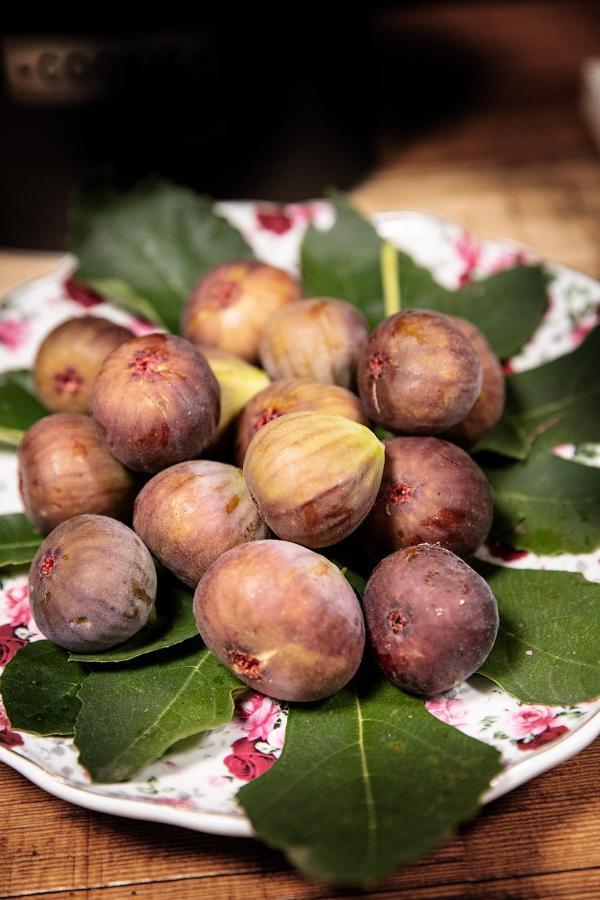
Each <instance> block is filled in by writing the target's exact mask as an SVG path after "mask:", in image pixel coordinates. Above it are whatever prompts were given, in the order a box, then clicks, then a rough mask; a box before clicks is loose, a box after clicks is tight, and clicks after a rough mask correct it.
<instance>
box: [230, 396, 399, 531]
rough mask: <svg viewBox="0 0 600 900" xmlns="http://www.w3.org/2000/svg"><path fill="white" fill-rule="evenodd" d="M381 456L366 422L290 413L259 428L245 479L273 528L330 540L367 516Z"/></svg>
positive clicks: (245, 470)
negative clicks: (364, 423)
mask: <svg viewBox="0 0 600 900" xmlns="http://www.w3.org/2000/svg"><path fill="white" fill-rule="evenodd" d="M383 457H384V451H383V444H382V443H381V442H380V441H379V440H378V439H377V438H376V437H375V435H374V434H373V432H372V431H370V430H369V429H368V428H365V426H364V425H359V424H358V423H357V422H351V421H350V420H349V419H344V418H342V416H331V415H327V414H326V413H311V412H298V413H289V414H288V415H286V416H281V418H278V419H273V421H272V422H269V423H268V425H265V426H264V428H261V429H260V431H258V432H257V433H256V434H255V436H254V437H253V439H252V441H251V442H250V446H249V447H248V451H247V453H246V459H245V461H244V478H245V479H246V484H247V485H248V488H249V490H250V493H251V494H252V496H253V497H254V499H255V501H256V504H257V506H258V508H259V510H260V513H261V515H262V517H263V519H264V520H265V522H266V523H267V525H268V526H269V527H270V528H271V529H272V530H273V531H274V532H275V534H276V535H278V536H279V537H280V538H283V539H284V540H290V541H295V542H296V543H297V544H303V545H304V546H305V547H328V546H330V545H331V544H336V543H337V542H338V541H341V540H342V539H343V538H345V537H347V536H348V535H349V534H350V533H351V532H353V531H354V529H355V528H357V527H358V525H360V523H361V522H362V520H363V519H364V518H365V516H366V515H367V513H368V511H369V510H370V508H371V506H372V505H373V501H374V500H375V497H376V496H377V491H378V489H379V485H380V483H381V474H382V471H383Z"/></svg>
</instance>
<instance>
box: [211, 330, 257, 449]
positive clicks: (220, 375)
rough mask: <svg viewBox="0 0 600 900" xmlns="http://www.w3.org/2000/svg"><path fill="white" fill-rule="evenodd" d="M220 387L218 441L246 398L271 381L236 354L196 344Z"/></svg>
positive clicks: (216, 435)
mask: <svg viewBox="0 0 600 900" xmlns="http://www.w3.org/2000/svg"><path fill="white" fill-rule="evenodd" d="M198 349H199V350H201V351H202V354H203V355H204V357H205V358H206V361H207V363H208V364H209V366H210V367H211V369H212V372H213V375H214V376H215V378H216V379H217V381H218V382H219V387H220V388H221V418H220V419H219V424H218V425H217V431H216V433H215V437H214V441H213V443H215V442H217V441H219V440H220V439H221V438H222V437H223V434H224V433H225V432H226V431H227V430H228V428H229V426H230V425H231V423H232V422H233V420H234V419H235V417H236V416H237V415H239V413H240V412H241V411H242V409H243V408H244V406H245V405H246V403H247V402H248V400H250V399H251V398H252V397H254V395H255V394H258V393H259V391H262V390H263V389H264V388H266V387H267V385H269V384H270V383H271V379H270V378H269V376H268V375H267V373H266V372H263V370H262V369H258V368H257V367H256V366H251V365H250V363H247V362H246V361H245V360H243V359H241V358H240V357H239V356H234V355H233V353H226V352H225V351H224V350H219V349H218V348H217V347H208V346H207V345H206V344H203V345H201V346H198Z"/></svg>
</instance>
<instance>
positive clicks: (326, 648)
mask: <svg viewBox="0 0 600 900" xmlns="http://www.w3.org/2000/svg"><path fill="white" fill-rule="evenodd" d="M194 614H195V616H196V622H197V625H198V630H199V632H200V634H201V635H202V638H203V640H204V642H205V643H206V646H207V647H208V648H209V650H212V652H213V653H214V654H215V656H217V657H218V658H219V659H220V660H221V662H222V663H223V664H224V665H225V666H227V668H228V669H230V670H231V671H232V672H233V673H234V674H235V675H237V677H238V678H240V679H241V680H242V681H243V682H245V683H246V684H247V685H249V686H250V687H252V688H254V689H255V690H257V691H261V692H262V693H263V694H268V695H269V696H270V697H276V698H278V699H279V700H295V701H300V702H302V701H311V700H320V699H322V698H323V697H328V696H329V695H330V694H334V693H335V692H336V691H338V690H340V688H342V687H343V686H344V685H345V684H347V682H348V681H350V679H351V678H352V676H353V675H354V674H355V672H356V670H357V669H358V666H359V664H360V661H361V658H362V653H363V648H364V642H365V633H364V620H363V616H362V612H361V609H360V605H359V603H358V600H357V599H356V596H355V594H354V591H353V590H352V588H351V587H350V585H349V584H348V582H347V581H346V579H345V578H344V576H343V575H342V574H341V572H340V571H339V569H338V568H337V567H336V566H335V565H334V564H333V563H331V562H329V560H327V559H325V558H324V557H323V556H320V555H319V554H317V553H313V551H312V550H307V549H306V548H304V547H299V546H298V545H297V544H291V543H288V542H287V541H256V542H253V543H251V544H243V545H241V546H239V547H235V548H234V549H233V550H230V551H229V552H228V553H225V554H224V555H223V556H221V557H220V558H219V559H218V560H217V562H216V563H215V564H214V565H213V566H212V567H211V568H210V569H209V570H208V572H207V573H206V575H205V576H204V577H203V578H202V580H201V582H200V584H199V585H198V587H197V588H196V593H195V595H194Z"/></svg>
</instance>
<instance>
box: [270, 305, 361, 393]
mask: <svg viewBox="0 0 600 900" xmlns="http://www.w3.org/2000/svg"><path fill="white" fill-rule="evenodd" d="M368 336H369V331H368V328H367V322H366V319H365V317H364V316H363V314H362V313H361V312H360V311H359V310H358V309H357V308H356V307H355V306H352V305H351V304H350V303H346V302H345V301H344V300H335V299H333V298H331V297H318V298H315V299H313V300H302V301H301V302H300V303H294V304H293V305H292V306H286V307H285V309H282V310H281V311H280V312H278V313H277V315H276V316H274V317H273V318H272V319H271V321H270V322H269V323H268V324H267V326H266V328H265V331H264V334H263V336H262V340H261V342H260V358H261V361H262V364H263V367H264V368H265V369H266V370H267V372H268V373H269V375H270V376H271V378H310V379H312V381H322V382H323V383H324V384H339V385H341V387H345V388H351V387H353V386H354V385H355V383H356V367H357V365H358V359H359V355H360V352H361V350H362V349H363V347H364V346H365V344H366V343H367V339H368Z"/></svg>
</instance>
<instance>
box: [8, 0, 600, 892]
mask: <svg viewBox="0 0 600 900" xmlns="http://www.w3.org/2000/svg"><path fill="white" fill-rule="evenodd" d="M523 10H524V11H523ZM593 10H594V3H593V2H586V0H576V2H573V3H564V2H563V3H561V2H559V0H549V2H545V3H544V2H540V3H535V4H534V3H532V4H522V5H519V4H516V3H512V4H511V3H504V4H498V5H497V6H496V5H494V4H490V13H489V14H490V15H491V16H492V18H491V19H489V20H488V25H489V28H488V29H487V31H486V38H485V40H486V42H487V43H486V47H487V50H486V52H487V53H488V54H489V56H490V58H497V59H498V60H504V59H505V58H506V48H509V49H510V52H511V53H512V61H513V70H514V71H517V73H519V72H520V73H521V75H520V76H519V77H517V76H515V78H514V82H515V84H514V90H515V92H517V93H518V92H521V93H520V95H519V98H518V99H519V102H515V103H513V104H508V105H506V104H505V105H502V103H498V104H496V105H494V102H493V96H491V100H490V103H489V104H487V105H484V106H483V107H482V106H480V107H479V108H478V109H473V110H470V111H468V110H467V111H465V112H464V114H462V116H459V117H458V118H457V119H456V121H454V122H452V123H445V124H444V126H443V127H440V128H439V129H438V130H437V131H436V130H435V129H433V130H432V131H431V132H430V133H428V134H426V135H425V136H423V137H422V138H421V139H419V140H413V141H412V142H409V143H406V142H405V143H402V142H400V143H399V142H396V143H394V139H393V137H392V138H386V137H385V135H384V138H383V139H382V146H381V152H380V163H379V165H378V166H377V168H376V169H375V170H374V171H373V172H372V173H371V174H370V175H369V176H368V177H367V178H365V180H364V181H363V183H361V184H360V185H359V186H358V187H357V189H356V190H355V192H354V197H355V200H356V202H357V203H358V204H359V205H360V206H361V207H362V208H363V209H364V211H365V212H373V211H376V210H385V209H398V208H417V209H425V210H428V211H431V212H435V213H438V214H440V215H444V216H447V217H449V218H451V219H455V220H457V221H458V222H460V223H461V224H462V225H463V226H464V227H465V228H466V229H468V230H471V231H472V232H473V233H474V234H476V235H480V236H481V237H502V238H512V239H515V240H518V241H522V242H524V243H526V244H528V245H529V246H531V247H533V248H534V249H535V250H537V251H538V252H539V253H540V254H541V255H542V256H544V257H546V258H549V259H554V260H557V261H559V262H562V263H565V264H567V265H572V266H574V267H576V268H579V269H582V270H584V271H587V272H588V273H590V274H592V275H595V276H597V277H598V276H600V165H599V164H598V160H597V158H596V156H595V154H594V150H593V147H592V145H591V142H590V139H589V137H588V135H587V134H586V131H585V128H584V126H583V124H582V122H581V120H580V118H579V115H578V112H577V108H576V103H575V102H574V95H573V90H574V85H575V79H576V69H577V66H578V61H579V60H580V59H581V57H582V56H584V55H585V54H587V53H589V52H590V49H591V48H593V46H594V40H595V38H594V25H593V18H592V17H593ZM475 14H476V5H475V4H469V3H462V4H461V3H453V4H439V5H438V7H437V8H436V17H437V18H436V24H437V27H442V28H444V29H445V31H446V33H448V34H454V33H457V34H460V35H461V37H464V35H465V34H466V35H467V38H469V35H471V37H473V39H475V37H478V39H479V37H480V35H481V29H480V30H479V31H477V28H476V27H475V24H474V21H473V17H474V16H475ZM404 15H405V17H406V16H408V19H409V21H408V25H411V26H414V27H419V28H422V27H424V19H423V16H426V13H425V12H423V11H422V10H421V7H420V6H419V5H417V7H416V11H409V12H408V13H405V14H404ZM411 16H412V19H411ZM518 16H521V19H520V23H519V24H520V27H519V28H518V29H516V28H515V27H514V22H515V17H518ZM398 21H399V27H404V26H406V24H407V22H406V18H405V19H404V20H402V17H401V16H400V18H399V20H398ZM389 24H390V23H389V22H387V23H386V27H388V26H389ZM392 24H393V23H392ZM528 28H529V32H530V37H529V38H527V34H526V33H527V29H528ZM453 29H454V31H453ZM532 31H535V38H534V40H533V42H532V39H531V32H532ZM596 48H597V44H596ZM519 52H520V53H521V56H520V57H518V54H519ZM494 54H495V56H494ZM516 57H518V58H517V61H516V62H515V58H516ZM550 57H552V59H553V61H554V63H555V65H554V66H553V67H550V68H549V67H548V66H547V65H546V66H545V65H544V60H547V59H548V58H550ZM519 59H520V60H521V63H519ZM519 65H521V69H519ZM515 67H516V68H515ZM500 77H502V75H501V76H500ZM569 79H571V80H570V81H569ZM567 83H568V84H571V88H572V89H570V92H569V91H567V93H566V94H565V93H563V92H562V85H563V84H567ZM523 84H525V85H526V87H525V88H523V87H522V85H523ZM527 85H529V86H530V88H529V89H530V90H531V93H532V96H531V97H527V96H525V94H526V93H527ZM544 85H546V88H544ZM544 90H545V93H544ZM534 100H535V102H533V101H534ZM521 101H522V102H521ZM54 259H55V257H53V256H52V255H47V254H46V255H41V256H40V255H35V254H33V255H32V254H28V253H21V254H18V253H14V252H12V251H0V289H3V288H5V287H8V286H10V285H11V284H14V283H17V282H18V281H20V280H23V279H25V278H28V277H34V276H36V275H38V274H40V273H41V272H43V271H44V270H47V269H48V268H50V267H51V265H52V263H53V261H54ZM599 766H600V741H596V742H595V743H594V744H593V745H591V746H590V747H588V748H587V749H586V750H585V751H583V752H582V753H580V754H578V755H577V756H576V757H574V758H573V759H571V760H569V761H568V762H565V763H563V764H562V765H560V766H559V767H557V768H555V769H553V770H552V771H550V772H548V773H546V774H545V775H543V776H541V777H539V778H537V779H535V780H534V781H531V782H529V783H527V784H526V785H524V786H522V787H521V788H519V789H517V790H516V791H514V792H512V793H510V794H508V795H507V796H506V797H503V798H501V799H500V800H498V801H496V802H495V803H493V804H491V805H490V806H488V807H486V808H485V809H483V810H482V811H481V812H480V814H479V815H478V816H477V818H476V819H475V820H474V821H473V822H472V823H470V824H467V825H465V826H464V827H462V828H461V829H460V830H459V832H458V834H457V835H456V836H455V837H453V838H452V839H450V840H449V841H448V842H447V843H446V844H445V845H444V846H442V847H441V848H439V849H438V850H437V851H435V852H433V853H430V854H429V855H428V856H427V857H426V858H425V859H423V860H422V861H421V862H419V863H418V864H416V865H413V866H410V867H408V868H406V869H404V870H403V871H401V872H398V873H397V874H395V875H394V876H393V877H392V878H389V879H388V880H387V881H385V882H384V883H383V884H380V885H378V886H376V887H374V888H373V889H371V890H370V891H360V890H355V891H353V890H349V889H335V888H332V887H329V886H327V885H323V884H317V883H311V882H308V881H306V880H304V879H302V878H301V877H299V876H298V875H296V874H295V873H294V872H293V871H292V869H291V868H290V867H289V866H288V865H287V863H286V861H285V859H284V857H283V856H282V855H281V854H279V853H277V852H275V851H272V850H269V849H267V848H266V847H264V846H262V845H261V844H259V843H258V842H256V841H253V840H247V839H233V838H224V837H215V836H211V835H204V834H200V833H196V832H191V831H186V830H184V829H179V828H176V827H173V826H167V825H160V824H154V823H149V822H138V821H133V820H128V819H119V818H116V817H111V816H107V815H102V814H99V813H94V812H89V811H87V810H84V809H79V808H77V807H73V806H70V805H68V804H67V803H64V802H62V801H60V800H57V799H55V798H53V797H51V796H49V795H47V794H45V793H44V792H43V791H41V790H40V789H39V788H37V787H35V786H34V785H32V784H30V783H29V782H28V781H26V779H24V778H23V777H22V776H21V775H19V774H17V773H16V772H15V771H13V770H12V769H10V768H8V767H6V766H0V803H1V809H2V820H1V823H0V898H17V897H21V898H29V897H31V898H35V900H66V898H74V900H75V898H76V900H121V898H131V897H138V898H140V900H186V898H211V900H248V898H261V900H292V898H311V900H317V898H319V900H324V898H334V897H335V898H340V897H352V896H369V897H371V898H386V897H398V898H407V900H421V898H422V900H425V898H435V900H438V898H440V900H441V898H476V900H479V898H496V900H507V898H519V900H521V898H566V900H572V898H589V900H597V898H598V897H600V792H599V791H598V789H597V783H598V773H599ZM293 814H294V810H293V808H290V815H293Z"/></svg>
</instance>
